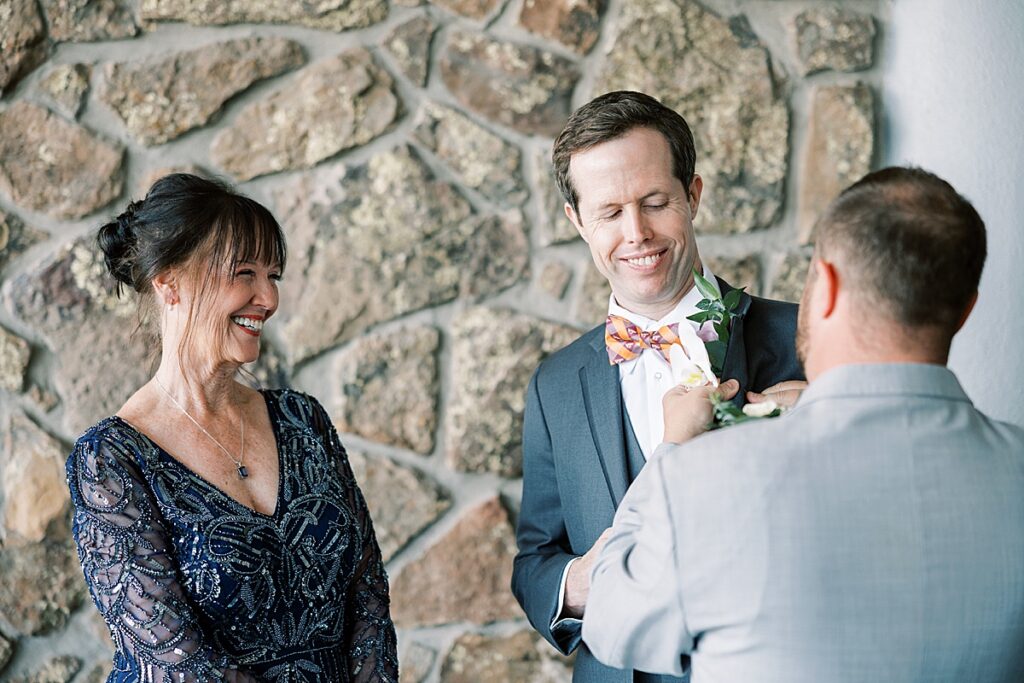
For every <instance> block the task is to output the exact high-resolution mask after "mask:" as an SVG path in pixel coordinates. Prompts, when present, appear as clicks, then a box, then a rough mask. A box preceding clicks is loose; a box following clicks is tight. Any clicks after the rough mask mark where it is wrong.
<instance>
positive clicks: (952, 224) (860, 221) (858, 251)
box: [815, 167, 986, 348]
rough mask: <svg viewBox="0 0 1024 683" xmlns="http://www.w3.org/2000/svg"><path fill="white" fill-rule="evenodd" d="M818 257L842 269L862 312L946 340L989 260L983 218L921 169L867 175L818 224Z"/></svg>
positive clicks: (967, 306) (866, 316) (959, 321)
mask: <svg viewBox="0 0 1024 683" xmlns="http://www.w3.org/2000/svg"><path fill="white" fill-rule="evenodd" d="M815 242H816V253H817V256H818V257H819V258H820V259H822V260H825V261H830V262H832V263H835V264H837V266H839V267H840V268H841V270H842V272H843V277H844V278H845V280H846V282H845V283H844V285H848V286H849V290H848V291H850V292H851V296H852V297H854V298H855V301H856V304H857V307H858V309H859V313H860V314H861V317H862V318H864V319H865V322H866V324H869V325H870V320H872V319H874V320H882V321H883V322H884V323H887V324H890V325H895V326H896V327H899V328H902V329H905V330H908V331H912V332H923V333H927V334H928V335H929V336H931V335H934V336H935V337H936V339H937V340H938V341H940V342H944V343H945V344H946V345H947V348H948V342H949V340H950V339H952V337H953V335H954V334H955V333H956V331H957V330H958V329H959V327H960V325H961V324H962V323H963V320H964V316H965V313H966V312H968V311H969V309H970V306H971V305H972V303H973V300H974V296H975V294H976V293H977V290H978V282H979V280H980V279H981V270H982V267H983V266H984V264H985V250H986V246H985V224H984V222H983V221H982V220H981V217H980V216H979V215H978V212H977V211H975V210H974V207H973V206H971V203H970V202H968V201H967V200H966V199H964V197H962V196H961V195H960V194H959V193H958V192H957V191H956V190H954V189H953V187H952V186H951V185H950V184H949V183H947V182H946V181H945V180H943V179H941V178H939V177H938V176H936V175H934V174H932V173H929V172H928V171H924V170H922V169H919V168H903V167H890V168H885V169H882V170H880V171H875V172H873V173H869V174H868V175H866V176H864V177H863V178H861V179H860V180H859V181H857V182H856V183H854V184H853V185H851V186H850V187H848V188H847V189H846V190H844V191H843V193H842V194H841V195H839V197H838V198H837V199H836V200H835V201H833V202H832V204H831V205H830V206H829V207H828V209H826V211H825V213H824V214H823V215H822V216H821V218H819V220H818V223H817V225H816V226H815Z"/></svg>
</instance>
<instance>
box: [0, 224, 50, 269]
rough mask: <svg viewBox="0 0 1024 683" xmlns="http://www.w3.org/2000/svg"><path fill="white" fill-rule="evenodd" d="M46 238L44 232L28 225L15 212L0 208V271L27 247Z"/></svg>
mask: <svg viewBox="0 0 1024 683" xmlns="http://www.w3.org/2000/svg"><path fill="white" fill-rule="evenodd" d="M44 239H46V235H45V234H44V233H42V232H40V231H38V230H33V229H32V228H30V227H28V226H27V225H25V223H24V222H22V220H21V219H20V218H18V217H17V216H15V215H14V214H13V213H5V212H4V211H3V210H0V271H2V270H3V269H4V267H5V266H6V265H7V264H8V263H10V262H11V261H13V260H14V259H16V258H17V257H18V256H19V255H20V254H21V253H22V252H24V251H25V250H26V249H28V248H29V247H31V246H32V245H33V244H36V243H38V242H42V241H43V240H44Z"/></svg>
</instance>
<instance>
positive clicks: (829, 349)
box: [805, 332, 949, 382]
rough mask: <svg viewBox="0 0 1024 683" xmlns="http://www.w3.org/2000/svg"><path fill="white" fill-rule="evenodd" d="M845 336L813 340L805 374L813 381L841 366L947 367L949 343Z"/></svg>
mask: <svg viewBox="0 0 1024 683" xmlns="http://www.w3.org/2000/svg"><path fill="white" fill-rule="evenodd" d="M858 337H861V335H857V334H846V335H843V336H842V337H840V338H838V339H831V340H830V339H827V338H826V339H815V340H814V344H813V348H812V350H811V352H810V353H809V354H808V357H807V362H806V367H805V371H806V373H807V379H808V381H810V382H813V381H814V379H815V378H816V377H818V376H819V375H822V374H824V373H825V372H828V371H829V370H831V369H833V368H837V367H840V366H843V365H864V364H880V363H927V364H930V365H943V366H944V365H946V362H947V361H948V360H949V344H948V343H942V341H941V340H938V339H934V338H932V337H930V336H929V337H921V336H916V337H915V336H908V335H905V334H897V333H891V334H884V335H879V334H877V332H876V334H875V336H873V337H871V338H870V339H864V338H858Z"/></svg>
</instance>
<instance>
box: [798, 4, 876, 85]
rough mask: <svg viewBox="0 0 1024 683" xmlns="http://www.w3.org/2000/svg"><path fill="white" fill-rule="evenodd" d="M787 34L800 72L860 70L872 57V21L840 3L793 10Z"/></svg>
mask: <svg viewBox="0 0 1024 683" xmlns="http://www.w3.org/2000/svg"><path fill="white" fill-rule="evenodd" d="M790 35H791V36H792V38H793V43H794V44H795V47H796V53H797V57H798V58H799V59H800V65H801V67H802V69H803V72H804V75H807V74H811V73H814V72H815V71H822V70H824V69H834V70H836V71H860V70H862V69H867V68H869V67H870V66H871V63H872V62H873V61H874V50H873V43H874V39H875V22H874V20H873V19H872V18H871V16H870V15H868V14H861V13H860V12H853V11H851V10H848V9H844V8H841V7H813V8H811V9H807V10H804V11H803V12H800V14H797V15H796V16H795V17H794V18H793V21H792V22H791V23H790Z"/></svg>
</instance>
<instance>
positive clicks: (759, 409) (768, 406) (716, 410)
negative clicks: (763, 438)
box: [708, 392, 786, 430]
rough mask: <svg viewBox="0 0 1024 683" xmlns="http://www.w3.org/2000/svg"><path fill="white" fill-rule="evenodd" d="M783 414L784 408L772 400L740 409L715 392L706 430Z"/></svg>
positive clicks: (749, 404)
mask: <svg viewBox="0 0 1024 683" xmlns="http://www.w3.org/2000/svg"><path fill="white" fill-rule="evenodd" d="M784 412H786V408H784V407H782V406H780V405H779V404H777V403H776V402H775V401H772V400H767V401H762V402H760V403H748V404H746V405H745V406H743V408H742V409H740V408H737V407H736V404H735V403H733V402H732V401H727V400H725V399H724V398H722V395H721V394H719V393H717V392H716V393H713V394H711V424H710V425H708V429H709V430H711V429H721V428H722V427H731V426H733V425H738V424H742V423H744V422H749V421H750V420H758V419H761V418H763V417H778V416H779V415H782V414H783V413H784Z"/></svg>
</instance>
